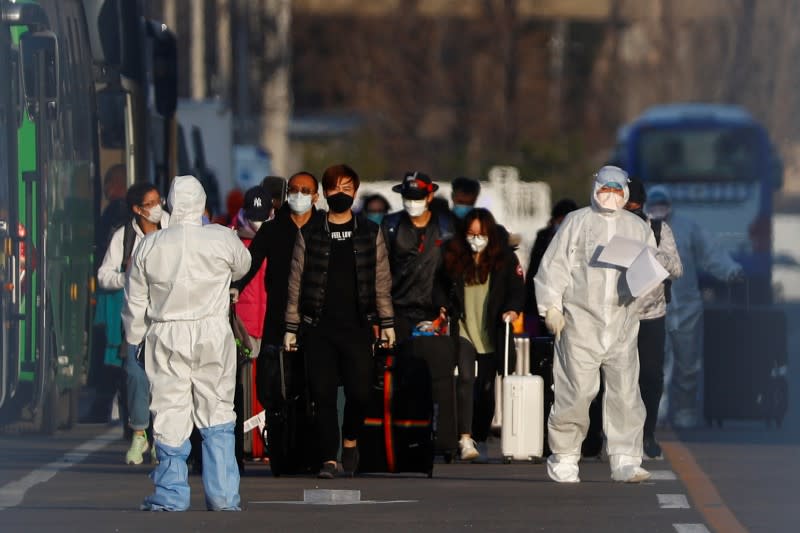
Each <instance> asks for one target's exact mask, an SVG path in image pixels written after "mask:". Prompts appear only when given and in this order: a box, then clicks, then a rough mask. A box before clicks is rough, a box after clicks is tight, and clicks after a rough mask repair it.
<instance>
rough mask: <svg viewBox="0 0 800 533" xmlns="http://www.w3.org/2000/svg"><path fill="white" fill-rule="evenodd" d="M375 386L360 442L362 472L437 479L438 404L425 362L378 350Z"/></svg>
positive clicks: (359, 470)
mask: <svg viewBox="0 0 800 533" xmlns="http://www.w3.org/2000/svg"><path fill="white" fill-rule="evenodd" d="M374 360H375V381H374V383H373V385H372V388H371V390H370V399H369V405H368V408H367V416H366V418H365V419H364V428H363V429H362V431H361V436H360V437H359V439H358V451H359V462H358V472H360V473H367V472H390V473H395V472H421V473H423V474H427V476H428V477H432V476H433V398H432V391H431V376H430V372H429V371H428V366H427V365H426V364H425V362H424V361H422V360H420V359H416V358H413V357H397V356H396V355H395V351H394V350H393V349H386V348H376V349H375V358H374Z"/></svg>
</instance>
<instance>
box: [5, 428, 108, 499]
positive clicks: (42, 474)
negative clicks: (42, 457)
mask: <svg viewBox="0 0 800 533" xmlns="http://www.w3.org/2000/svg"><path fill="white" fill-rule="evenodd" d="M117 440H119V428H113V429H110V430H108V431H106V432H105V433H103V434H102V435H98V436H97V437H95V438H93V439H92V440H89V441H86V442H84V443H83V444H81V445H80V446H78V447H77V448H75V449H74V450H72V451H69V452H67V453H65V454H64V455H63V456H62V457H61V458H60V459H58V460H56V461H53V462H52V463H49V464H46V465H44V466H43V467H41V468H37V469H36V470H34V471H33V472H31V473H30V474H28V475H26V476H25V477H23V478H21V479H18V480H16V481H12V482H11V483H7V484H5V485H3V486H2V487H0V511H5V510H6V509H10V508H11V507H16V506H17V505H19V504H20V503H22V500H23V499H24V498H25V493H26V492H28V490H30V489H31V488H33V487H35V486H36V485H38V484H40V483H47V482H48V481H50V480H51V479H52V478H53V477H54V476H55V475H56V474H58V473H59V472H60V471H62V470H66V469H67V468H70V467H71V466H74V465H76V464H78V463H80V462H82V461H83V460H84V459H86V458H87V457H89V455H90V454H92V453H94V452H96V451H98V450H101V449H103V448H105V447H106V446H108V445H109V444H111V443H112V442H114V441H117Z"/></svg>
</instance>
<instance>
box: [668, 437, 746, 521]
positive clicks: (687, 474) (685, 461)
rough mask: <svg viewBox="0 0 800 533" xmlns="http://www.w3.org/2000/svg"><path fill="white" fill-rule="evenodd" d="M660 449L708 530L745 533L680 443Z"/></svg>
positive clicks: (675, 441) (690, 453)
mask: <svg viewBox="0 0 800 533" xmlns="http://www.w3.org/2000/svg"><path fill="white" fill-rule="evenodd" d="M661 448H662V449H663V450H664V456H665V457H666V458H667V459H668V460H669V462H670V464H671V465H672V468H673V470H675V473H676V474H678V477H679V478H680V479H681V481H683V484H684V485H686V489H687V490H688V492H689V496H690V497H691V498H692V502H694V506H695V508H696V509H697V510H698V511H700V512H701V513H702V514H703V518H705V521H706V523H707V524H708V525H709V526H710V527H711V529H713V530H714V531H725V533H747V529H746V528H745V527H744V526H743V525H742V524H741V522H739V520H737V519H736V515H734V514H733V512H731V510H730V509H728V506H727V505H725V502H724V501H723V500H722V497H721V496H720V495H719V492H718V491H717V489H716V487H715V486H714V484H713V483H712V482H711V480H710V479H709V478H708V476H706V474H705V472H703V470H702V469H701V468H700V466H699V465H698V464H697V461H695V459H694V456H693V455H692V452H690V451H689V449H688V448H687V447H686V446H684V445H683V443H681V442H679V441H678V440H671V441H669V442H663V441H662V442H661Z"/></svg>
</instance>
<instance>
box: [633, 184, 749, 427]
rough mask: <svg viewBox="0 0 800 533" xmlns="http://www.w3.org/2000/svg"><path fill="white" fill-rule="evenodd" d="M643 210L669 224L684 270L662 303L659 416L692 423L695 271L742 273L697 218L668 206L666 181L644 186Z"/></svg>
mask: <svg viewBox="0 0 800 533" xmlns="http://www.w3.org/2000/svg"><path fill="white" fill-rule="evenodd" d="M645 210H646V212H647V214H648V215H649V216H650V217H651V218H652V219H655V220H664V221H666V222H667V223H668V224H669V226H670V228H671V229H672V233H673V235H674V236H675V242H676V244H677V245H678V253H679V254H680V257H681V262H682V263H683V276H681V277H680V278H678V279H676V280H675V281H673V282H672V301H670V303H669V305H667V321H666V329H667V336H666V343H665V350H664V367H665V368H664V382H665V383H664V394H663V396H662V397H661V406H660V407H659V419H660V420H662V421H666V420H669V417H670V413H671V415H672V417H671V418H672V425H673V426H674V427H676V428H679V429H687V428H692V427H695V426H696V425H697V424H698V423H699V420H700V417H699V408H698V404H699V398H698V379H699V376H700V369H701V368H702V363H703V299H702V296H701V294H700V288H699V285H698V278H697V274H698V272H699V271H701V270H702V271H704V272H707V273H709V274H711V275H712V276H714V277H715V278H717V279H718V280H720V281H728V282H732V281H737V280H739V279H741V277H742V267H741V265H739V263H737V262H736V261H734V260H733V259H731V257H730V256H729V255H728V253H727V252H725V250H723V249H721V248H720V247H718V246H717V245H715V244H714V242H713V241H712V240H711V237H709V235H708V233H706V232H705V231H703V229H702V228H701V227H700V225H699V224H697V223H696V222H695V221H693V220H691V219H689V218H687V217H684V216H680V215H677V214H675V213H673V212H672V198H671V196H670V194H669V191H668V190H667V189H666V188H665V187H661V186H656V187H652V188H651V189H649V190H648V191H647V204H646V205H645Z"/></svg>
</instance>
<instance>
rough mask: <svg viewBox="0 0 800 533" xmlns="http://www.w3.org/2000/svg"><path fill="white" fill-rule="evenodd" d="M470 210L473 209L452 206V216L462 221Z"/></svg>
mask: <svg viewBox="0 0 800 533" xmlns="http://www.w3.org/2000/svg"><path fill="white" fill-rule="evenodd" d="M472 209H473V207H472V206H471V205H466V204H453V214H454V215H455V216H457V217H458V218H460V219H462V220H463V219H464V217H466V216H467V213H469V212H470V211H472Z"/></svg>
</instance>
